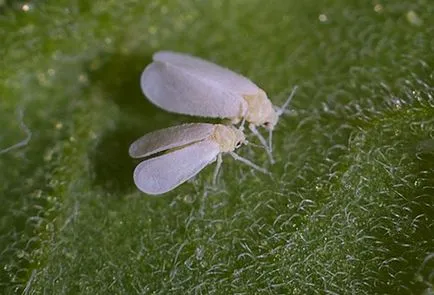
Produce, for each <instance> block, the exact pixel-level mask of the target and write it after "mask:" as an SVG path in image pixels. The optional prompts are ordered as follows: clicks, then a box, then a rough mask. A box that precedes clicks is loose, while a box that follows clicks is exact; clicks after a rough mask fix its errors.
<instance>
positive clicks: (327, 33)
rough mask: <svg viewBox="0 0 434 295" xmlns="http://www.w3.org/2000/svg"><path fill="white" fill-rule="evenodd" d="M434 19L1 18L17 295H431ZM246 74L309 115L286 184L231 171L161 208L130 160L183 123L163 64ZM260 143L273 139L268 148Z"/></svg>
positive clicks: (7, 251)
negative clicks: (140, 147)
mask: <svg viewBox="0 0 434 295" xmlns="http://www.w3.org/2000/svg"><path fill="white" fill-rule="evenodd" d="M433 14H434V3H432V2H430V1H422V0H421V1H383V2H378V1H374V2H371V1H356V0H353V1H344V0H337V1H331V0H330V1H327V0H326V1H316V0H306V1H298V2H297V1H284V0H282V1H269V2H266V1H257V0H240V1H199V0H187V1H173V0H167V1H151V0H150V1H133V0H128V1H112V0H108V1H79V0H77V1H31V2H23V1H0V40H1V44H0V57H1V58H0V112H1V113H0V126H2V128H1V129H0V183H1V185H0V200H1V203H2V206H1V208H0V291H1V293H5V294H13V293H18V294H41V293H47V294H134V293H139V294H149V293H158V294H170V293H175V294H186V293H204V294H225V293H226V294H255V293H261V294H262V293H274V294H325V293H332V294H350V293H351V294H353V293H357V294H380V293H381V294H383V293H388V294H432V293H433V284H434V281H433V270H434V257H433V253H434V252H433V251H434V235H433V232H434V221H433V216H434V198H433V196H434V89H433V85H434V84H433V82H434V74H433V73H434V68H433V64H432V61H433V60H434V45H433V41H432V36H433V35H434V30H433V28H434V19H433V17H432V15H433ZM160 49H170V50H175V51H180V52H188V53H191V54H193V55H197V56H200V57H202V58H205V59H208V60H211V61H213V62H216V63H218V64H220V65H223V66H226V67H229V68H231V69H233V70H235V71H237V72H239V73H242V74H243V75H245V76H246V77H249V78H250V79H252V81H255V83H257V84H258V85H260V87H261V88H263V89H265V90H266V91H267V93H268V96H269V97H270V99H271V100H272V101H273V103H274V104H276V105H280V104H282V103H283V102H284V101H285V99H286V97H287V96H288V95H289V93H290V92H291V90H292V88H293V87H294V86H295V85H299V89H298V91H297V93H296V96H295V97H294V99H293V101H292V105H291V110H292V112H291V113H290V114H288V115H286V116H284V117H282V118H281V120H280V122H279V124H278V126H277V128H276V130H275V132H274V148H275V156H276V159H277V163H276V164H275V165H274V166H270V165H269V164H268V162H267V157H266V154H265V153H264V151H263V150H261V149H259V148H256V147H254V146H250V147H249V146H246V147H243V148H240V149H239V152H240V154H241V155H243V156H245V157H247V158H249V159H251V160H252V161H254V162H255V163H258V164H260V165H263V166H264V167H267V168H268V169H269V170H270V171H271V172H272V173H273V176H274V177H273V178H269V177H268V176H265V175H262V174H259V173H256V172H254V171H252V170H251V169H250V168H249V167H247V166H244V165H243V164H242V163H239V162H236V161H234V160H231V159H230V157H224V164H223V171H222V173H221V175H220V177H219V183H218V185H217V187H213V186H212V185H211V178H212V173H213V168H214V167H212V166H213V165H210V167H207V168H206V169H205V170H204V171H202V172H201V173H200V174H199V175H198V176H197V177H196V178H195V179H193V180H192V181H190V182H188V183H186V184H184V185H182V186H180V187H179V188H177V189H175V190H173V191H172V192H170V193H168V194H166V195H163V196H161V197H150V196H147V195H145V194H142V193H140V192H139V191H138V190H137V189H136V188H135V186H134V184H133V182H132V171H133V169H134V166H135V165H136V164H137V163H136V162H135V161H133V160H131V159H130V158H129V157H128V152H127V151H128V146H129V144H130V143H131V142H132V141H134V140H135V139H136V138H138V137H139V136H141V135H143V134H144V133H147V132H150V131H152V130H156V129H160V128H164V127H168V126H173V125H177V124H180V123H185V122H202V121H209V120H206V119H201V118H193V117H188V116H181V115H177V114H171V113H167V112H164V111H163V110H161V109H158V108H157V107H155V106H153V105H152V104H151V103H149V102H148V101H147V100H146V99H145V98H144V96H143V94H142V93H141V90H140V86H139V77H140V73H141V71H142V70H143V69H144V67H145V66H146V65H147V64H148V63H149V62H150V61H151V57H152V54H153V52H155V51H157V50H160ZM251 140H253V141H254V139H253V138H252V139H251Z"/></svg>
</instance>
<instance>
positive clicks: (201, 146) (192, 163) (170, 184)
mask: <svg viewBox="0 0 434 295" xmlns="http://www.w3.org/2000/svg"><path fill="white" fill-rule="evenodd" d="M219 153H220V149H219V145H218V144H217V143H215V142H214V141H211V140H205V141H201V142H198V143H195V144H192V145H189V146H187V147H185V148H182V149H179V150H174V151H171V152H169V153H167V154H165V155H162V156H159V157H156V158H152V159H149V160H145V161H143V162H142V163H140V164H139V165H138V166H137V167H136V169H135V170H134V183H135V184H136V186H137V187H138V188H139V189H140V190H141V191H143V192H145V193H147V194H150V195H158V194H163V193H166V192H168V191H170V190H172V189H174V188H175V187H177V186H179V185H181V184H182V183H184V182H185V181H187V180H188V179H190V178H192V177H193V176H195V175H196V174H197V173H199V172H200V171H201V170H202V169H203V168H205V166H206V165H208V164H209V163H211V162H212V161H214V160H215V158H216V157H217V155H218V154H219Z"/></svg>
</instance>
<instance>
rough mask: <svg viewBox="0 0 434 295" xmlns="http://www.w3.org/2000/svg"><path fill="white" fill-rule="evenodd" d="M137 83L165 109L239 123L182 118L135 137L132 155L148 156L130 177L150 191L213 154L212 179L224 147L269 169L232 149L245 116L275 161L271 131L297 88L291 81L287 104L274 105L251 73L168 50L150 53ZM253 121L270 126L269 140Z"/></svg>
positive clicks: (176, 181) (171, 184)
mask: <svg viewBox="0 0 434 295" xmlns="http://www.w3.org/2000/svg"><path fill="white" fill-rule="evenodd" d="M141 87H142V90H143V93H144V94H145V95H146V96H147V97H148V99H149V100H150V101H151V102H152V103H154V104H155V105H157V106H159V107H160V108H162V109H164V110H167V111H170V112H174V113H180V114H187V115H193V116H201V117H211V118H227V119H230V120H231V122H232V124H240V125H239V127H238V128H236V127H234V126H232V125H223V124H208V123H193V124H184V125H179V126H174V127H170V128H166V129H162V130H158V131H155V132H151V133H148V134H146V135H144V136H142V137H141V138H139V139H137V140H136V141H135V142H133V143H132V144H131V146H130V149H129V154H130V156H131V157H133V158H147V159H145V160H144V161H143V162H141V163H140V164H139V165H138V166H137V167H136V169H135V170H134V183H135V184H136V186H137V187H138V188H139V189H140V190H141V191H143V192H145V193H147V194H151V195H158V194H163V193H166V192H168V191H170V190H172V189H174V188H176V187H177V186H179V185H180V184H182V183H184V182H185V181H187V180H188V179H190V178H192V177H193V176H195V175H196V174H197V173H199V172H200V171H201V170H202V169H203V168H205V167H206V166H207V165H208V164H210V163H212V162H214V161H215V160H217V166H216V169H215V171H214V182H215V181H216V179H217V175H218V171H219V168H220V166H221V163H222V158H221V156H222V153H229V154H230V155H231V156H232V157H233V158H234V159H236V160H238V161H241V162H243V163H245V164H247V165H249V166H250V167H252V168H254V169H256V170H258V171H260V172H263V173H268V171H267V170H266V169H264V168H261V167H259V166H258V165H256V164H254V163H252V162H251V161H249V160H247V159H245V158H243V157H241V156H239V155H237V154H236V153H235V152H234V150H235V149H236V148H238V147H240V146H241V145H242V144H246V143H247V140H246V138H245V135H244V133H243V128H244V123H245V122H246V121H247V123H248V126H249V129H250V130H251V131H252V132H253V134H254V135H256V136H257V137H258V138H259V140H260V142H261V143H262V145H263V146H264V147H265V150H266V151H267V153H268V156H269V158H270V161H271V162H272V163H273V162H274V160H273V156H272V131H273V128H274V126H275V125H276V124H277V122H278V120H279V117H280V115H282V113H283V112H284V110H285V109H286V107H287V106H288V104H289V102H290V100H291V98H292V96H293V95H294V93H295V90H296V88H297V87H294V89H293V91H292V93H291V95H290V96H289V98H288V99H287V101H286V102H285V104H284V105H283V106H282V107H281V108H277V107H275V106H273V105H272V104H271V102H270V100H269V99H268V97H267V95H266V94H265V92H264V91H263V90H262V89H260V88H259V87H258V86H257V85H255V84H254V83H253V82H252V81H250V80H249V79H247V78H245V77H243V76H241V75H239V74H237V73H234V72H232V71H231V70H229V69H226V68H223V67H220V66H218V65H216V64H213V63H211V62H208V61H205V60H202V59H200V58H197V57H193V56H190V55H186V54H181V53H175V52H169V51H160V52H157V53H155V54H154V56H153V62H152V63H151V64H150V65H148V66H147V67H146V68H145V70H144V71H143V74H142V76H141ZM257 126H263V127H265V128H266V129H268V130H269V140H268V143H267V141H266V140H265V139H264V137H263V136H262V135H261V134H260V133H259V132H258V130H257V129H256V127H257ZM152 156H154V157H152ZM148 157H151V158H148Z"/></svg>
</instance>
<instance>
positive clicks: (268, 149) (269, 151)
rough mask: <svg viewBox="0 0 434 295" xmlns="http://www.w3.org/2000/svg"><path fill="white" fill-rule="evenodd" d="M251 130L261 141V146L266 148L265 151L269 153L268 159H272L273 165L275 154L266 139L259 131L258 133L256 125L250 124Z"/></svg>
mask: <svg viewBox="0 0 434 295" xmlns="http://www.w3.org/2000/svg"><path fill="white" fill-rule="evenodd" d="M249 129H250V131H252V133H253V134H254V135H255V136H256V137H257V138H258V139H259V141H260V142H261V144H262V145H263V146H264V148H265V150H266V151H267V155H268V158H270V162H271V164H274V158H273V154H272V152H271V149H270V147H269V146H268V144H267V141H266V140H265V138H264V137H263V136H262V134H261V133H259V131H258V129H256V127H255V125H253V124H249Z"/></svg>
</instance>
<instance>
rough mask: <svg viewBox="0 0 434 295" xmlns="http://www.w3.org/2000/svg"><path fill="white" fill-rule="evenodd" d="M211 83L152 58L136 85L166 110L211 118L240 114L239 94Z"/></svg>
mask: <svg viewBox="0 0 434 295" xmlns="http://www.w3.org/2000/svg"><path fill="white" fill-rule="evenodd" d="M203 76H206V73H203ZM211 82H212V81H210V80H209V79H208V78H206V79H201V78H199V77H198V76H196V75H192V74H191V73H189V72H188V71H186V70H185V69H183V68H181V67H178V66H173V65H171V64H169V63H165V62H159V61H155V62H153V63H151V64H150V65H149V66H147V67H146V69H145V70H144V71H143V74H142V76H141V83H140V84H141V87H142V90H143V93H144V94H145V95H146V96H147V97H148V99H149V100H150V101H151V102H152V103H154V104H155V105H157V106H159V107H160V108H162V109H164V110H166V111H170V112H174V113H181V114H187V115H193V116H201V117H212V118H238V117H240V116H241V115H242V114H243V113H244V111H245V110H246V108H247V103H246V101H245V100H244V98H243V96H242V95H241V94H239V93H237V92H234V91H231V90H230V89H228V88H227V87H222V86H221V85H218V84H216V83H211Z"/></svg>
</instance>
